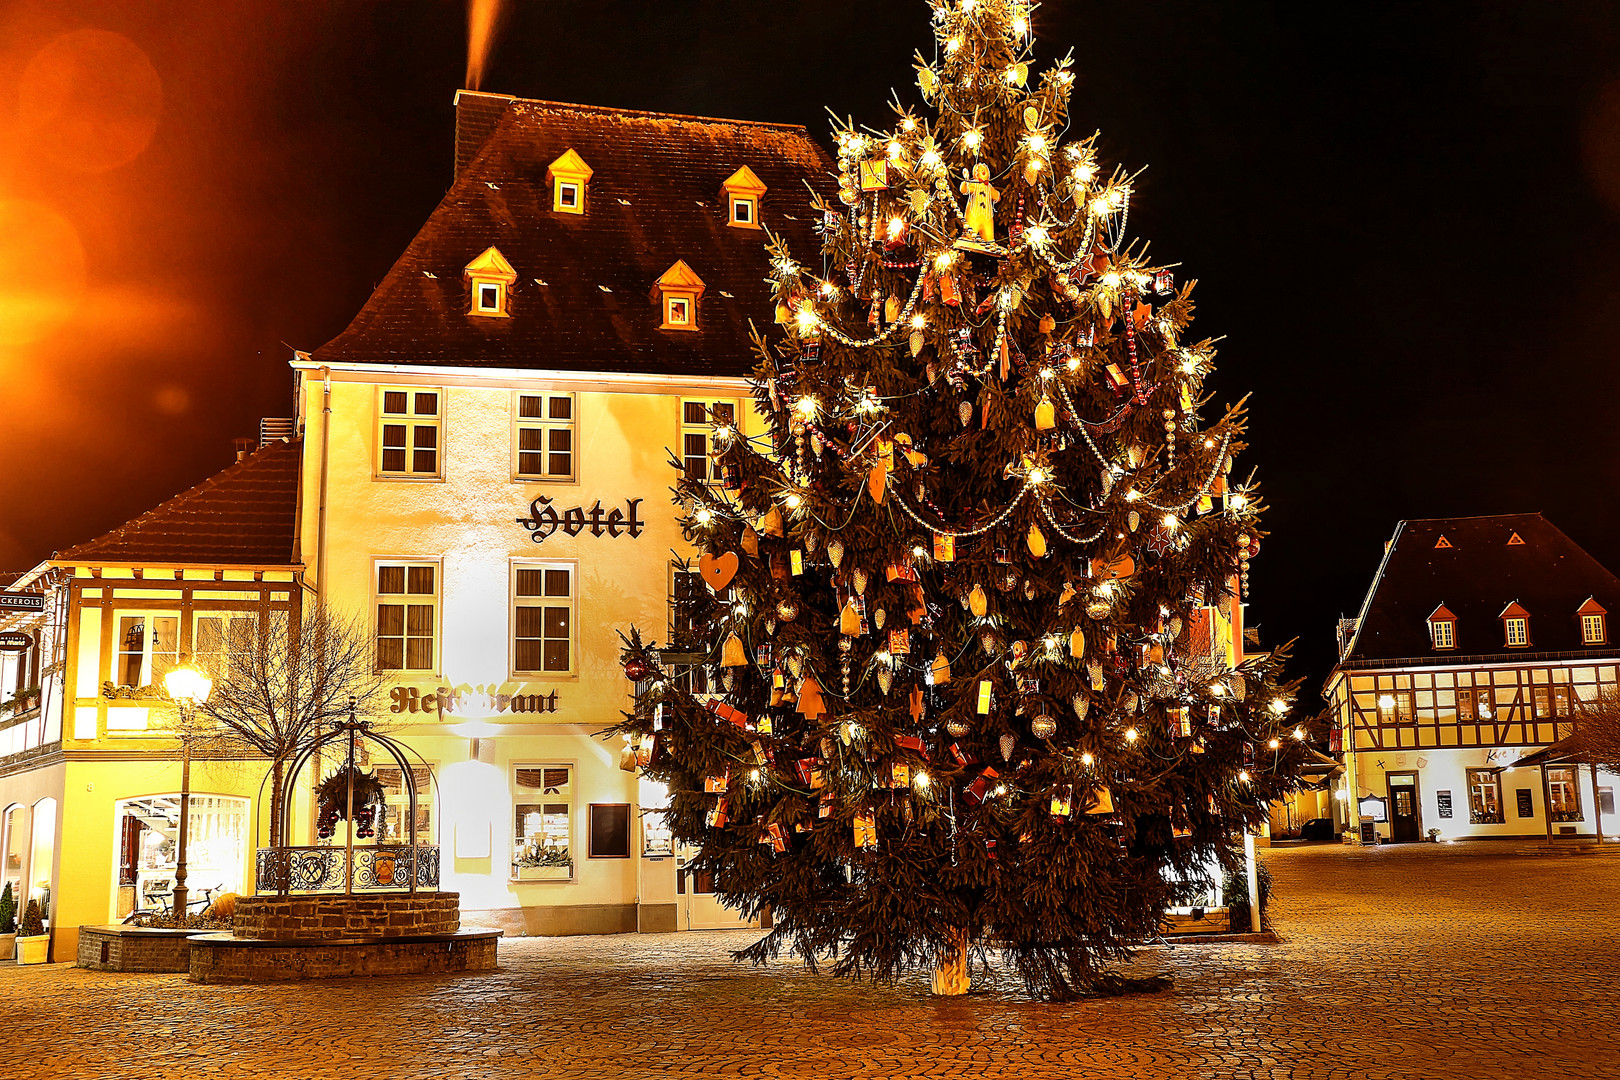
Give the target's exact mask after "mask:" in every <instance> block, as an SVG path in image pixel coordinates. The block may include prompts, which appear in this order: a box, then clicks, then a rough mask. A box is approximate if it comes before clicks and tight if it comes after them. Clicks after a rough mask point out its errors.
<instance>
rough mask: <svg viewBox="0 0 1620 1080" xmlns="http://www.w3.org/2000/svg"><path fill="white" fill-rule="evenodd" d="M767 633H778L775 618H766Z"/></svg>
mask: <svg viewBox="0 0 1620 1080" xmlns="http://www.w3.org/2000/svg"><path fill="white" fill-rule="evenodd" d="M765 633H766V634H767V635H770V634H774V633H776V620H775V619H766V620H765Z"/></svg>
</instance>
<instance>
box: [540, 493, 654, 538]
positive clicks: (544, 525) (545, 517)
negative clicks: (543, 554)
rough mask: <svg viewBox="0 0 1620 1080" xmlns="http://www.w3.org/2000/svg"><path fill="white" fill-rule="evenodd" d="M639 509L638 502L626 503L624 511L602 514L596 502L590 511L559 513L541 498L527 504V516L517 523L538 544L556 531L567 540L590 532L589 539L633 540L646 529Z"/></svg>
mask: <svg viewBox="0 0 1620 1080" xmlns="http://www.w3.org/2000/svg"><path fill="white" fill-rule="evenodd" d="M640 505H641V500H640V499H626V500H625V506H626V509H625V510H620V509H618V508H617V507H615V508H614V509H612V510H606V511H604V510H603V509H602V500H601V499H597V500H596V501H595V502H594V503H592V504H591V506H590V509H586V508H585V507H583V506H573V507H569V508H568V509H567V510H564V511H562V512H561V513H558V511H557V508H556V507H555V506H552V505H551V499H550V498H548V497H547V496H545V495H541V496H540V497H539V498H537V499H535V500H534V502H532V503H530V504H529V516H528V517H526V518H518V519H517V523H518V524H519V525H521V526H523V527H524V528H525V529H527V530H529V539H530V540H533V541H534V542H535V543H537V544H541V543H544V542H545V539H546V537H548V536H550V535H551V534H552V533H554V532H556V531H557V530H558V529H561V530H562V531H563V532H564V533H565V534H567V535H568V536H578V535H579V534H580V533H582V532H585V531H586V530H589V531H590V534H591V535H592V536H601V535H602V534H603V533H606V534H607V535H608V536H611V537H614V538H618V537H620V536H624V535H626V534H628V535H629V537H630V539H632V540H634V539H635V538H636V537H638V536H640V535H641V531H642V530H643V529H645V528H646V527H647V523H646V522H644V521H642V520H641V518H640V517H638V516H637V514H638V511H637V509H636V508H637V507H639V506H640Z"/></svg>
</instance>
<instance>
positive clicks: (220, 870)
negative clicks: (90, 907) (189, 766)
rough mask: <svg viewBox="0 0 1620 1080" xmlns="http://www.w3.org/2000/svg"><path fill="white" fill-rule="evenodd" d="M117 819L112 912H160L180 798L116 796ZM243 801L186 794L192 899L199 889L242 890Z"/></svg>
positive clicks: (170, 886) (170, 875)
mask: <svg viewBox="0 0 1620 1080" xmlns="http://www.w3.org/2000/svg"><path fill="white" fill-rule="evenodd" d="M114 820H115V821H116V822H117V829H118V832H117V841H116V842H117V851H118V902H117V908H116V914H117V915H118V916H120V917H121V916H123V915H127V914H129V913H130V912H131V911H136V910H142V911H163V910H165V909H167V907H168V905H169V900H170V894H171V893H172V892H173V890H174V867H175V861H176V858H177V857H178V855H179V851H178V845H179V842H180V796H179V795H176V794H165V795H146V796H142V797H139V798H133V799H121V800H119V801H118V803H117V804H116V806H115V808H114ZM248 831H249V823H248V801H247V800H246V799H239V798H233V797H231V796H227V795H193V796H191V822H190V829H189V834H190V835H189V836H188V837H187V839H186V886H187V887H188V888H189V889H190V890H191V896H192V898H193V899H194V900H202V899H203V892H204V890H211V891H212V892H213V893H214V895H218V894H219V893H220V892H233V893H240V892H241V891H242V883H243V874H244V872H245V870H244V868H245V866H246V864H247V854H248V840H249V838H248Z"/></svg>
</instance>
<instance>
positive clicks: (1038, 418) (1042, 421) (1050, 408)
mask: <svg viewBox="0 0 1620 1080" xmlns="http://www.w3.org/2000/svg"><path fill="white" fill-rule="evenodd" d="M1055 427H1057V408H1056V407H1055V406H1054V405H1053V404H1052V399H1051V398H1049V397H1042V398H1041V400H1040V402H1039V403H1038V404H1037V405H1036V406H1035V430H1036V431H1051V430H1052V429H1053V428H1055Z"/></svg>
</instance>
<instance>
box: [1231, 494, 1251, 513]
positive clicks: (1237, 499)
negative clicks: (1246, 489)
mask: <svg viewBox="0 0 1620 1080" xmlns="http://www.w3.org/2000/svg"><path fill="white" fill-rule="evenodd" d="M1226 505H1227V506H1229V507H1231V508H1232V509H1233V510H1241V509H1243V508H1244V507H1245V506H1248V505H1249V500H1248V497H1247V496H1245V495H1244V494H1243V492H1241V491H1234V492H1232V494H1230V495H1228V496H1227V497H1226Z"/></svg>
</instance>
